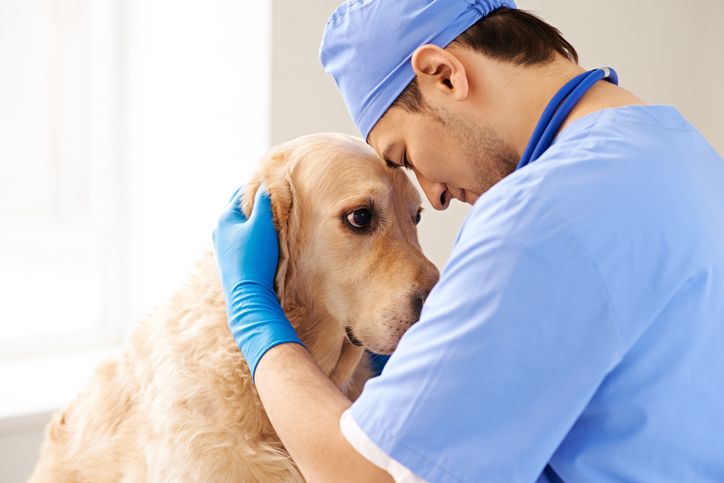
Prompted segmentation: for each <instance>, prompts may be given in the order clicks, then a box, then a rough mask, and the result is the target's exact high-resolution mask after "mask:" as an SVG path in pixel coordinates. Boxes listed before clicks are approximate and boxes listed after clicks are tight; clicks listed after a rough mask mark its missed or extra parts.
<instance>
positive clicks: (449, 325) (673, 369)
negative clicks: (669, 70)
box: [215, 0, 724, 482]
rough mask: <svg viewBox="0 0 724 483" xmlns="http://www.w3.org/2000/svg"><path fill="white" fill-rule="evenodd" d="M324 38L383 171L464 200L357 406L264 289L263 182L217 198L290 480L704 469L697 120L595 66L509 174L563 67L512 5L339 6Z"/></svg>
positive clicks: (236, 321)
mask: <svg viewBox="0 0 724 483" xmlns="http://www.w3.org/2000/svg"><path fill="white" fill-rule="evenodd" d="M501 7H502V8H501ZM320 55H321V59H322V62H323V64H324V66H325V69H326V70H327V71H328V72H329V73H331V74H332V75H333V76H334V78H335V81H336V82H337V85H338V87H339V89H340V91H341V93H342V95H343V97H344V98H345V101H346V103H347V106H348V108H349V110H350V113H351V115H352V117H353V119H354V120H355V123H356V124H357V127H358V128H359V129H360V132H361V133H362V135H363V137H365V138H366V139H367V141H368V142H369V143H370V145H371V146H372V147H373V148H374V149H375V150H376V151H377V152H378V153H379V154H380V155H381V156H383V157H384V158H385V159H386V160H387V163H388V165H389V166H390V169H398V167H400V166H404V167H406V168H409V169H412V170H413V171H414V172H415V174H416V176H417V177H418V179H419V181H420V185H421V186H422V188H423V190H424V191H425V194H426V195H427V196H428V198H429V200H430V202H431V203H432V205H433V206H434V207H435V208H437V209H445V208H446V207H447V206H448V204H449V203H450V201H451V199H452V198H456V199H458V200H460V201H463V202H467V203H470V204H473V208H472V210H471V211H470V213H469V215H468V217H467V219H466V220H465V223H464V224H463V226H462V228H461V230H460V233H459V235H458V238H457V240H456V242H455V246H454V248H453V252H452V254H451V258H450V261H449V262H448V264H447V265H446V266H445V268H444V270H443V272H442V274H441V277H440V281H439V283H438V285H437V286H436V287H435V288H434V289H433V291H432V292H431V294H430V296H429V297H428V299H427V301H426V304H425V306H424V308H423V311H422V314H421V317H420V321H419V322H418V323H417V324H415V325H414V326H413V327H412V328H410V330H408V332H407V333H406V334H405V335H404V336H403V338H402V340H401V341H400V344H399V346H398V349H397V351H396V352H395V353H394V354H393V356H392V357H391V359H390V361H389V363H388V364H387V366H386V368H385V370H384V371H383V373H382V375H381V376H379V377H377V378H375V379H372V380H371V381H369V382H368V383H367V385H366V386H365V389H364V391H363V393H362V395H361V396H360V398H359V399H358V400H357V401H356V402H355V403H354V404H352V403H351V402H350V401H349V400H347V399H346V398H345V397H344V396H343V395H342V394H341V393H340V392H339V391H338V390H337V389H336V387H335V386H334V385H333V384H332V383H331V382H330V381H329V380H328V379H327V378H326V377H325V376H324V374H322V373H321V371H320V370H319V368H318V367H317V366H316V364H315V363H314V361H313V360H312V359H311V357H310V356H309V354H308V353H307V352H306V350H305V349H304V348H303V346H301V345H299V344H297V343H295V342H296V341H298V339H296V340H295V334H294V333H293V329H291V327H290V326H289V324H288V323H287V322H286V320H285V319H284V316H283V313H282V312H281V309H280V308H279V307H278V304H276V299H275V297H274V295H273V292H272V291H271V286H272V279H273V274H274V269H275V267H276V260H277V259H276V256H277V254H276V251H275V243H274V241H275V236H276V235H275V233H274V229H273V225H272V224H271V214H270V212H269V208H268V206H269V201H268V198H266V197H263V196H258V197H257V200H256V203H255V208H254V214H253V215H252V216H251V218H250V219H249V220H246V219H245V218H244V216H243V215H241V214H240V213H239V212H238V208H237V206H236V201H238V199H236V200H235V202H234V203H232V204H231V205H230V208H229V209H228V210H227V212H226V213H225V214H224V215H222V218H221V220H220V224H219V227H218V228H217V230H216V232H215V249H216V253H217V256H218V259H219V260H218V261H219V270H220V274H221V278H222V284H223V286H224V291H225V296H226V300H227V312H228V315H229V323H230V325H231V327H232V332H234V334H235V336H236V337H237V342H238V343H239V345H240V348H241V350H242V352H244V355H245V357H246V358H247V361H249V363H250V366H251V367H254V368H255V372H254V377H255V383H256V386H257V389H258V391H259V395H260V397H261V399H262V401H263V403H264V406H265V408H266V410H267V413H268V414H269V417H270V419H271V421H272V423H273V424H274V427H275V428H276V430H277V432H278V433H279V435H280V437H281V439H282V441H283V442H284V444H285V445H286V447H287V449H288V450H289V452H290V453H291V455H292V457H293V458H294V459H295V461H296V462H297V464H298V465H299V467H300V469H301V471H302V472H303V474H304V475H305V477H306V478H307V479H308V481H315V482H317V481H329V482H342V481H344V482H355V481H374V482H381V481H393V480H394V481H398V482H420V481H431V482H448V481H451V482H458V481H460V482H483V481H493V482H536V481H540V482H557V481H565V482H623V481H626V482H653V481H656V482H667V481H671V482H681V481H697V482H714V481H724V436H723V435H724V350H722V347H724V161H723V160H722V158H721V157H720V156H719V155H718V154H717V153H716V152H715V151H714V150H713V149H712V148H711V146H710V145H709V144H708V143H707V142H706V140H705V139H704V138H703V137H702V136H701V135H700V134H699V133H698V132H697V131H696V129H695V128H693V127H692V126H691V125H690V124H689V123H688V122H687V121H686V120H685V119H683V118H682V117H681V115H680V114H679V113H678V112H677V111H676V109H674V108H672V107H668V106H647V105H645V104H644V103H643V102H642V101H641V100H639V99H638V98H636V97H635V96H633V95H631V94H630V93H628V92H626V91H625V90H623V89H621V88H619V87H617V86H615V85H613V84H610V83H607V82H605V81H600V82H598V83H596V84H595V85H594V86H593V87H592V88H591V89H590V90H589V91H588V92H587V93H586V94H585V95H584V96H583V97H582V98H581V100H580V102H578V103H577V104H576V106H575V107H574V108H573V110H572V111H571V112H570V113H569V114H568V115H567V117H566V118H565V120H564V122H563V124H562V126H561V127H560V129H558V132H557V135H556V137H555V139H554V141H553V144H552V145H551V146H550V147H549V148H548V149H547V150H546V151H545V152H544V153H543V155H542V156H540V158H538V159H537V160H535V161H534V162H532V163H531V164H529V165H527V166H525V167H522V168H520V169H517V170H516V164H517V162H518V160H519V159H520V158H521V156H522V155H523V152H524V151H525V149H526V146H527V144H528V142H529V139H530V138H531V133H532V132H533V131H534V127H535V126H536V123H537V122H538V119H539V118H540V117H541V113H542V112H543V110H544V108H545V107H546V105H547V103H548V102H549V100H550V99H551V98H552V97H553V96H554V95H555V94H556V92H557V91H558V90H559V89H560V88H561V87H562V86H563V85H564V84H566V83H567V82H568V81H569V80H571V79H573V78H574V77H576V76H577V75H579V74H580V73H581V72H583V69H581V68H580V67H579V66H578V65H577V63H576V60H577V58H576V53H575V51H574V50H573V48H572V47H571V46H570V45H569V44H568V43H567V42H566V41H565V40H563V38H562V37H561V36H560V34H559V33H558V32H557V31H556V30H555V29H553V28H552V27H550V26H548V25H547V24H545V23H543V22H542V21H540V20H539V19H537V18H535V17H533V16H531V15H529V14H527V13H525V12H521V11H518V10H516V9H515V5H514V4H513V3H512V1H505V2H503V1H500V0H367V1H359V0H358V1H349V2H347V3H346V4H344V5H342V6H341V7H340V8H339V9H338V10H337V11H336V12H335V13H334V14H333V16H332V18H331V19H330V21H329V22H328V24H327V28H326V31H325V35H324V39H323V42H322V48H321V52H320ZM239 287H243V290H242V289H239ZM248 302H253V303H248ZM251 326H254V330H245V328H246V327H251Z"/></svg>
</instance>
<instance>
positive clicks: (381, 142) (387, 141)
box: [367, 106, 401, 160]
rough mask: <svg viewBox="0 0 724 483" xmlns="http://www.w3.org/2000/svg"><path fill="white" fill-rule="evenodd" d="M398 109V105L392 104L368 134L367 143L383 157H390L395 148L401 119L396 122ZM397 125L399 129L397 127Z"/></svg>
mask: <svg viewBox="0 0 724 483" xmlns="http://www.w3.org/2000/svg"><path fill="white" fill-rule="evenodd" d="M396 110H398V108H397V107H396V106H392V107H390V108H389V109H387V111H386V112H385V113H384V114H383V115H382V117H381V118H380V120H379V121H377V123H376V124H375V125H374V127H373V128H372V130H371V131H370V134H369V136H367V144H369V145H370V146H372V149H374V150H375V151H376V152H377V155H378V156H380V157H382V159H385V160H387V159H389V156H391V155H392V151H393V150H394V148H395V139H396V137H397V136H398V135H399V134H398V133H396V131H399V128H400V127H401V126H399V124H400V123H399V120H398V122H394V119H392V118H395V117H396V116H395V111H396ZM396 127H397V129H395V128H396Z"/></svg>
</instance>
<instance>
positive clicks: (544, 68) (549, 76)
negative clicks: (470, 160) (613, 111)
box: [468, 53, 645, 156]
mask: <svg viewBox="0 0 724 483" xmlns="http://www.w3.org/2000/svg"><path fill="white" fill-rule="evenodd" d="M473 55H476V56H477V57H478V59H477V62H474V63H468V69H469V70H470V69H471V67H472V74H473V75H474V76H475V78H476V79H475V80H476V82H475V83H474V84H473V85H478V86H480V88H479V89H477V91H476V92H475V93H474V94H473V95H474V96H476V97H477V100H476V104H477V105H478V106H482V107H481V111H480V113H479V114H480V115H481V117H484V118H485V120H486V121H487V122H489V123H490V124H491V125H494V126H496V128H497V129H498V131H499V132H500V133H501V134H502V136H503V137H504V138H505V139H506V141H507V142H508V143H509V144H510V146H512V147H513V149H515V151H516V152H517V153H518V155H519V156H522V155H523V151H525V148H526V146H527V145H528V141H529V140H530V137H531V135H532V134H533V130H534V129H535V126H536V124H537V123H538V120H539V119H540V116H541V114H542V113H543V111H544V110H545V108H546V106H547V105H548V103H549V102H550V100H551V99H552V98H553V96H554V95H555V94H556V92H558V91H559V90H560V89H561V87H563V86H564V85H565V84H566V83H567V82H568V81H569V80H571V79H573V78H574V77H576V76H577V75H579V74H581V73H583V72H585V70H584V69H583V68H582V67H580V66H578V65H577V64H574V63H573V62H571V61H569V60H568V59H566V58H564V57H563V56H561V55H558V54H556V57H555V59H554V60H553V61H552V62H550V63H548V64H544V65H535V66H519V65H515V64H511V63H509V62H500V61H495V60H492V59H489V58H487V57H485V56H482V55H481V54H477V53H476V54H473ZM468 60H471V59H470V58H469V59H468ZM643 104H645V103H644V102H643V101H642V100H641V99H639V98H637V97H636V96H634V95H632V94H631V93H629V92H627V91H626V90H624V89H622V88H620V87H618V86H615V85H614V84H611V83H609V82H606V81H600V82H598V83H597V84H595V85H594V86H593V87H592V88H591V89H590V90H589V91H588V92H587V93H586V94H585V95H584V96H583V97H582V98H581V100H580V101H579V102H578V104H577V105H576V106H575V107H574V109H573V110H572V111H571V113H570V114H569V115H568V117H567V118H566V119H565V121H564V123H563V125H562V126H561V129H563V128H565V127H566V126H567V125H568V124H570V123H571V122H573V121H575V120H576V119H579V118H581V117H583V116H585V115H587V114H591V113H593V112H596V111H599V110H601V109H606V108H611V107H622V106H628V105H643Z"/></svg>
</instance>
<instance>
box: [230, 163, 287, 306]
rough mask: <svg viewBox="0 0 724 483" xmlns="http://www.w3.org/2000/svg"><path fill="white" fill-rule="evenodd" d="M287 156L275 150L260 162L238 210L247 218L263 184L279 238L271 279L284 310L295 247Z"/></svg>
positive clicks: (247, 185)
mask: <svg viewBox="0 0 724 483" xmlns="http://www.w3.org/2000/svg"><path fill="white" fill-rule="evenodd" d="M287 154H288V153H286V152H284V151H279V150H277V151H274V152H272V153H270V154H269V155H268V156H267V157H266V158H264V159H263V160H262V161H261V163H260V164H259V167H258V169H257V172H256V173H255V174H254V176H253V177H252V179H251V180H250V182H249V183H247V184H246V186H244V195H243V197H242V206H241V208H242V211H243V212H244V214H245V215H246V216H247V217H248V216H249V214H250V213H251V210H252V207H253V204H254V196H255V195H256V192H257V190H258V189H259V186H260V185H261V183H262V182H263V183H264V188H265V189H266V192H267V193H268V194H269V196H270V197H271V205H272V215H273V216H274V226H275V227H276V229H277V234H278V236H279V264H278V265H277V272H276V276H275V278H274V290H275V291H276V293H277V298H278V299H279V303H280V304H281V306H282V307H284V302H285V300H288V298H289V297H288V292H289V289H290V286H289V280H291V278H292V277H293V276H294V264H293V263H291V259H292V257H293V254H292V253H291V247H293V246H296V245H295V243H296V234H297V233H299V230H298V226H297V224H298V218H297V216H296V209H295V208H296V206H295V205H296V203H295V198H296V194H295V191H294V184H293V182H292V178H291V176H290V169H289V162H288V159H287V158H288V156H287Z"/></svg>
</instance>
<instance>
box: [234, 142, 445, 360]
mask: <svg viewBox="0 0 724 483" xmlns="http://www.w3.org/2000/svg"><path fill="white" fill-rule="evenodd" d="M261 182H263V183H264V185H265V187H266V190H267V191H268V192H269V194H270V196H271V200H272V211H273V214H274V221H275V223H276V226H277V231H278V233H279V266H278V269H277V275H276V281H275V285H276V286H275V289H276V291H277V294H278V296H279V301H280V303H281V304H282V307H283V308H284V310H285V311H286V312H288V313H289V312H294V311H295V310H302V311H304V312H305V317H304V318H307V319H308V322H305V324H306V325H308V326H305V327H301V326H297V327H295V328H296V329H297V332H299V335H300V338H301V339H302V341H303V342H304V343H305V344H312V345H315V344H322V345H324V346H327V347H328V346H329V345H330V344H334V343H335V341H337V342H336V343H337V344H338V345H339V346H340V347H341V345H342V344H353V345H355V346H364V347H366V348H367V349H369V350H371V351H373V352H376V353H380V354H389V353H391V352H392V351H393V350H394V349H395V347H396V346H397V343H398V341H399V340H400V337H402V334H403V333H404V332H405V330H407V328H408V327H410V325H412V324H413V323H415V322H416V321H417V320H418V318H419V316H420V310H421V308H422V304H423V302H424V300H425V298H426V297H427V295H428V293H429V292H430V290H431V289H432V287H433V285H434V284H435V283H436V282H437V279H438V276H439V273H438V270H437V268H436V267H435V265H433V264H432V262H430V261H429V260H428V259H427V258H425V256H424V255H423V254H422V251H421V249H420V245H419V242H418V240H417V229H416V224H417V222H418V221H419V219H420V203H421V198H420V195H419V193H418V192H417V190H416V189H415V187H414V186H413V185H412V183H411V182H410V181H409V179H408V178H407V176H406V175H405V173H404V172H403V171H402V170H399V169H397V170H393V169H390V168H389V167H387V166H386V165H385V163H384V161H382V160H381V159H380V158H379V157H378V156H377V155H376V154H375V152H374V150H372V148H370V147H369V146H368V145H367V144H365V143H364V142H363V141H362V140H360V139H357V138H354V137H352V136H346V135H341V134H316V135H311V136H305V137H302V138H299V139H296V140H294V141H291V142H289V143H287V144H284V145H281V146H279V147H278V148H276V149H274V150H273V151H272V152H271V153H270V154H269V155H268V156H267V157H266V158H265V159H264V160H263V161H262V162H261V164H260V166H259V169H258V170H257V173H256V175H255V176H254V178H253V180H252V181H251V182H250V183H249V184H247V186H246V187H245V193H244V197H243V199H244V202H243V207H242V208H243V210H244V212H245V213H246V214H247V215H248V214H249V213H250V211H251V208H252V204H253V200H254V194H255V192H256V190H257V189H258V187H259V185H260V183H261ZM325 319H327V320H325ZM292 322H293V323H294V320H292ZM320 323H323V324H326V325H327V326H320V325H319V324H320ZM329 325H331V326H329ZM305 338H306V340H305ZM308 348H309V349H310V351H311V352H312V354H313V355H314V352H315V351H314V348H313V347H309V346H308Z"/></svg>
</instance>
